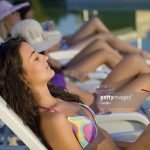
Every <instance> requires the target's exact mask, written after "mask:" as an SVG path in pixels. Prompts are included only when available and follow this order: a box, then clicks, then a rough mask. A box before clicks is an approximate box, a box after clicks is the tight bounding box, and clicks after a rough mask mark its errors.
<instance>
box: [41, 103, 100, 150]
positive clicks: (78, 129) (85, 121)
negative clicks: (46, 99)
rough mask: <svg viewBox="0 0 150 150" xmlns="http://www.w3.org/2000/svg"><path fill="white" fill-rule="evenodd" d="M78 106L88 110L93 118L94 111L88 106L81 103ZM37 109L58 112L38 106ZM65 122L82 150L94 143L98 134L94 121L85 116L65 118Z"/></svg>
mask: <svg viewBox="0 0 150 150" xmlns="http://www.w3.org/2000/svg"><path fill="white" fill-rule="evenodd" d="M79 104H80V105H81V106H83V107H85V108H86V109H88V110H89V111H90V112H91V114H92V116H93V117H94V116H95V113H94V111H93V110H92V109H91V108H90V107H89V106H87V105H84V104H81V103H79ZM39 108H40V109H46V110H48V111H50V112H58V111H57V110H55V109H53V108H52V109H51V108H45V107H42V106H39ZM67 120H68V121H69V122H70V123H71V124H72V130H73V133H74V135H75V137H76V138H77V140H78V142H79V144H80V145H81V147H82V148H83V149H84V148H85V147H86V146H88V144H89V143H91V142H92V141H94V139H95V137H96V135H97V132H98V129H97V126H96V122H95V120H92V119H90V118H89V117H86V116H73V117H67Z"/></svg>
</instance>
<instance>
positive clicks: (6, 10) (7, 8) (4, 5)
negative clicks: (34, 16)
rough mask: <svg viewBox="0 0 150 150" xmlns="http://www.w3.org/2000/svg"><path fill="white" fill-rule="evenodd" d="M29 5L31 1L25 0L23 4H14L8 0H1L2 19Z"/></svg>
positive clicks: (0, 11) (0, 14)
mask: <svg viewBox="0 0 150 150" xmlns="http://www.w3.org/2000/svg"><path fill="white" fill-rule="evenodd" d="M29 5H30V4H29V2H24V3H22V4H18V5H15V6H14V5H12V4H11V3H10V2H8V1H6V0H1V1H0V20H2V19H3V18H4V17H6V16H8V15H10V14H11V13H13V12H15V11H17V10H19V9H21V8H23V7H25V6H29Z"/></svg>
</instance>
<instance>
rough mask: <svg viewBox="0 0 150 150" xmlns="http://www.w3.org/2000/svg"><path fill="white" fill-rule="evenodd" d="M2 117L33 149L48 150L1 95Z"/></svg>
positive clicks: (0, 114)
mask: <svg viewBox="0 0 150 150" xmlns="http://www.w3.org/2000/svg"><path fill="white" fill-rule="evenodd" d="M0 119H1V120H2V121H3V122H4V123H5V124H6V125H7V126H8V127H9V128H10V129H11V130H12V131H13V132H14V133H15V134H16V135H17V136H18V137H19V138H20V139H21V140H22V141H23V142H24V144H25V145H26V146H27V147H28V148H29V149H31V150H35V149H36V150H47V148H46V147H45V146H44V145H43V144H42V143H41V142H40V140H39V139H38V138H37V136H36V135H35V134H34V133H33V132H32V131H31V129H30V128H29V127H27V126H26V125H24V123H23V121H22V120H21V119H20V118H19V116H18V115H17V114H16V113H15V112H14V111H13V110H12V109H11V108H9V107H8V105H7V103H6V102H5V101H4V99H3V98H2V97H1V96H0Z"/></svg>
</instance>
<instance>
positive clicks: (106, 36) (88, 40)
mask: <svg viewBox="0 0 150 150" xmlns="http://www.w3.org/2000/svg"><path fill="white" fill-rule="evenodd" d="M25 1H26V0H23V1H19V2H17V3H16V4H21V3H23V2H25ZM18 12H19V13H20V15H21V16H23V17H22V19H31V18H33V17H34V14H33V9H32V5H31V4H30V6H27V7H24V8H22V9H20V10H19V11H18ZM28 14H30V15H28ZM49 26H50V29H51V30H50V31H54V30H56V27H54V24H53V23H52V24H49ZM99 40H103V41H105V42H106V43H107V44H109V46H110V47H111V48H112V49H114V50H115V51H118V52H119V53H121V55H122V54H123V55H124V54H127V53H136V54H140V55H141V56H144V58H150V54H149V52H147V51H145V50H140V49H138V48H135V47H133V46H131V45H129V44H128V43H126V42H124V41H122V40H120V39H118V38H116V37H115V36H114V35H113V34H112V33H111V32H110V31H109V29H108V28H107V27H106V25H105V24H104V23H103V22H102V21H101V20H100V19H99V18H98V17H96V16H93V17H92V18H91V19H90V20H89V21H88V22H86V23H84V24H83V25H82V26H81V28H79V30H78V31H76V32H75V33H74V34H72V35H70V36H68V37H63V38H62V41H61V42H60V44H58V45H56V46H54V47H53V48H49V52H50V51H54V50H63V49H80V50H82V49H84V48H85V47H87V46H88V45H89V44H90V45H91V47H95V46H97V45H99V44H97V43H98V41H99ZM95 41H97V42H95ZM92 43H94V44H92ZM95 48H96V47H95Z"/></svg>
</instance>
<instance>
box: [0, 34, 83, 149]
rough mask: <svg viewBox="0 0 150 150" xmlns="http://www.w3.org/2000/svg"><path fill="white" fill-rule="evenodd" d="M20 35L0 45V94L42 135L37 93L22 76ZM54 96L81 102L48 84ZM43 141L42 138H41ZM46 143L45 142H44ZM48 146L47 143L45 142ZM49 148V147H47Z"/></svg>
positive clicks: (77, 98)
mask: <svg viewBox="0 0 150 150" xmlns="http://www.w3.org/2000/svg"><path fill="white" fill-rule="evenodd" d="M22 42H26V40H25V39H23V38H21V37H16V38H11V39H9V40H8V41H6V42H5V43H2V44H1V45H0V94H1V96H2V97H3V98H4V99H5V101H6V102H7V104H8V105H9V106H10V107H11V108H12V109H13V110H14V111H15V112H16V113H17V114H18V115H19V116H20V117H21V118H22V120H23V121H24V122H25V124H27V125H28V126H29V127H30V128H31V129H32V131H33V132H34V133H35V134H36V135H37V136H39V137H43V136H42V133H41V131H40V116H39V111H38V109H37V107H36V106H37V101H36V97H37V93H36V92H35V90H34V89H32V87H31V85H30V83H29V82H28V81H26V80H25V78H23V75H24V70H23V69H22V58H21V56H20V54H19V49H20V47H21V43H22ZM48 87H49V91H50V93H51V94H52V95H53V96H54V97H58V98H61V99H63V100H64V101H68V102H81V100H80V98H79V97H78V96H77V95H74V94H70V93H69V92H67V91H65V90H62V89H60V88H58V87H55V86H54V85H52V84H48ZM42 139H43V141H44V142H45V140H44V138H42ZM45 144H46V142H45ZM46 146H47V147H48V145H47V144H46ZM48 148H49V149H50V147H48Z"/></svg>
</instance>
